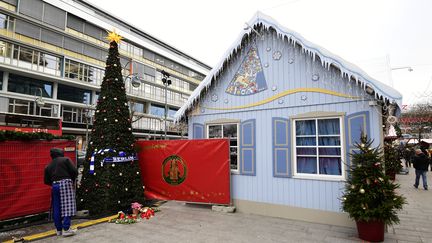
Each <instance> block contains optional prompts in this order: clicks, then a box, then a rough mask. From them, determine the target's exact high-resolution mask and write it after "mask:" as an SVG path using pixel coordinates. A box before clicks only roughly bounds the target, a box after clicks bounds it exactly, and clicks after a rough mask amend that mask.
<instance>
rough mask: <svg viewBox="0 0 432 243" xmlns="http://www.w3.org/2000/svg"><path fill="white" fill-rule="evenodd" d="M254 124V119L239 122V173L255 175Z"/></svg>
mask: <svg viewBox="0 0 432 243" xmlns="http://www.w3.org/2000/svg"><path fill="white" fill-rule="evenodd" d="M255 163H256V126H255V119H251V120H246V121H244V122H242V123H241V124H240V173H241V174H243V175H255V174H256V171H255V168H256V164H255Z"/></svg>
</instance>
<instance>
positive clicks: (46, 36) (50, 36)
mask: <svg viewBox="0 0 432 243" xmlns="http://www.w3.org/2000/svg"><path fill="white" fill-rule="evenodd" d="M41 31H42V33H41V41H43V42H45V43H48V44H51V45H55V46H58V47H63V35H61V34H58V33H55V32H53V31H50V30H46V29H42V30H41Z"/></svg>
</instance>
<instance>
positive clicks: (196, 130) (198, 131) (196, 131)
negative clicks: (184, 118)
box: [192, 123, 204, 139]
mask: <svg viewBox="0 0 432 243" xmlns="http://www.w3.org/2000/svg"><path fill="white" fill-rule="evenodd" d="M192 131H193V137H192V138H193V139H202V138H204V125H203V124H199V123H194V124H192Z"/></svg>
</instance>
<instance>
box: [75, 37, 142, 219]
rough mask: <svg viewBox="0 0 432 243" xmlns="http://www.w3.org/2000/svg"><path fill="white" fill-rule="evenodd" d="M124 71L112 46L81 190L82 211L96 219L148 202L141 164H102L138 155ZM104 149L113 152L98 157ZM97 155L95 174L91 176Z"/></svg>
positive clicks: (79, 201) (78, 194)
mask: <svg viewBox="0 0 432 243" xmlns="http://www.w3.org/2000/svg"><path fill="white" fill-rule="evenodd" d="M121 71H122V67H121V64H120V59H119V52H118V44H117V43H116V42H111V43H110V48H109V55H108V58H107V61H106V68H105V77H104V79H103V82H102V85H101V92H100V95H99V98H98V101H97V102H98V103H97V106H96V114H95V119H94V123H93V129H92V132H91V136H90V139H89V145H88V148H87V153H86V160H85V162H84V171H83V177H82V182H81V184H80V186H79V188H78V190H77V204H78V208H79V209H88V210H89V211H90V213H91V214H92V215H103V214H110V213H115V212H118V211H119V210H126V209H128V208H129V207H130V205H131V202H142V201H144V190H143V185H142V183H141V173H140V168H139V165H138V161H133V162H123V163H103V164H102V163H101V162H102V161H103V160H104V159H105V158H112V157H118V156H120V155H121V154H125V155H126V156H130V155H133V154H134V153H135V152H136V149H135V147H134V146H135V138H134V136H133V134H132V125H131V120H130V113H129V105H128V101H127V97H126V92H125V87H124V83H123V76H122V73H121ZM104 149H111V150H113V151H109V152H102V153H96V152H97V151H100V150H104ZM93 153H95V157H94V165H95V169H94V172H95V173H94V174H90V173H89V169H90V168H89V167H90V160H91V157H92V154H93ZM113 165H114V166H113Z"/></svg>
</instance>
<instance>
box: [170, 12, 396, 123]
mask: <svg viewBox="0 0 432 243" xmlns="http://www.w3.org/2000/svg"><path fill="white" fill-rule="evenodd" d="M257 24H262V25H263V27H265V28H270V27H272V28H274V29H275V30H276V32H277V34H278V35H280V36H281V37H286V38H288V40H289V42H290V43H291V44H293V45H296V44H299V45H300V46H301V47H302V51H303V52H305V53H307V54H308V55H310V56H312V57H313V59H314V60H315V57H316V56H318V57H319V58H320V60H321V65H322V66H323V67H325V68H327V69H330V66H331V65H333V66H335V67H337V68H338V69H339V70H340V71H341V76H342V77H347V78H348V80H349V81H351V80H352V79H354V80H355V82H356V84H360V85H361V88H363V89H367V88H368V87H370V88H372V89H373V90H374V91H375V97H376V98H379V99H382V98H383V99H384V100H387V101H389V102H395V103H396V104H397V105H398V106H399V107H402V95H401V93H399V92H398V91H397V90H395V89H393V88H392V87H390V86H388V85H385V84H383V83H381V82H379V81H378V80H376V79H373V78H372V77H370V76H369V75H368V74H367V73H366V72H364V71H363V70H362V69H360V68H359V67H358V66H356V65H354V64H352V63H349V62H347V61H345V60H344V59H342V58H341V57H339V56H337V55H335V54H333V53H331V52H329V51H327V50H326V49H324V48H322V47H320V46H318V45H315V44H313V43H311V42H309V41H308V40H306V39H304V38H303V36H301V35H300V34H298V33H297V32H295V31H292V30H290V29H288V28H285V27H283V26H282V25H280V24H279V23H278V22H277V21H276V20H274V19H273V18H271V17H269V16H267V15H265V14H263V13H261V12H257V13H256V14H255V15H254V17H253V18H252V19H251V20H250V21H249V22H248V25H249V26H252V27H253V26H255V25H257ZM252 31H254V30H252V29H251V28H248V29H245V30H243V31H242V32H241V33H240V34H239V36H238V37H237V39H236V40H235V41H234V43H233V44H232V45H231V46H230V48H228V50H227V51H226V52H225V55H224V58H223V59H222V60H221V61H220V62H219V63H218V64H217V65H216V66H214V67H213V69H212V70H211V71H210V73H209V74H208V75H207V76H206V77H205V79H204V80H203V81H202V82H201V83H200V84H199V86H198V87H197V88H196V89H195V90H194V91H193V92H192V94H191V96H190V97H189V99H188V100H187V101H186V103H185V104H184V105H183V106H182V107H181V108H180V109H179V110H178V111H177V112H176V114H175V116H174V120H175V122H178V121H180V120H181V119H182V118H183V117H184V116H185V114H186V112H187V111H188V110H190V109H191V108H192V106H193V105H194V103H195V102H196V101H198V99H199V98H200V95H201V93H202V92H203V91H204V90H207V88H208V87H209V86H210V85H211V83H212V80H213V79H215V78H216V76H217V75H218V74H219V73H220V71H221V69H222V68H223V64H224V63H225V61H226V60H227V59H229V58H230V56H231V55H232V54H233V53H234V52H235V51H236V49H237V48H238V47H239V46H240V45H241V42H242V39H243V36H244V35H245V34H251V32H252Z"/></svg>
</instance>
